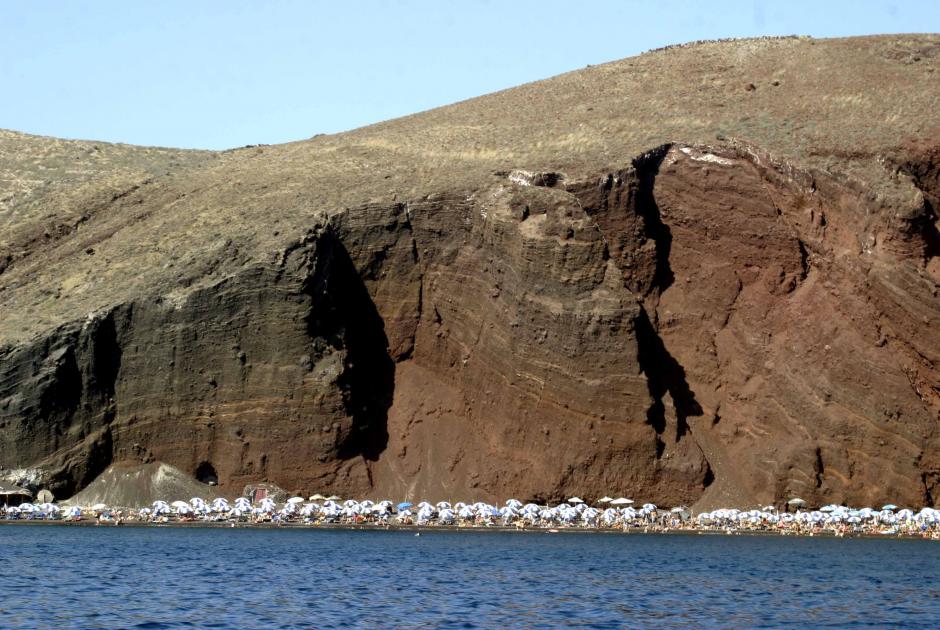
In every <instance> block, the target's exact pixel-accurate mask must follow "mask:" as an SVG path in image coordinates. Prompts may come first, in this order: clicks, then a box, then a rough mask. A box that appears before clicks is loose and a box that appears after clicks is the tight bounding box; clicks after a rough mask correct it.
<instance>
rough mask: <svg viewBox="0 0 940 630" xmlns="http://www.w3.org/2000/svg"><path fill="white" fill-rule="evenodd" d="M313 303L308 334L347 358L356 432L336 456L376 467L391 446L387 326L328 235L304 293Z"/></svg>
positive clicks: (342, 380) (348, 400) (346, 389)
mask: <svg viewBox="0 0 940 630" xmlns="http://www.w3.org/2000/svg"><path fill="white" fill-rule="evenodd" d="M306 290H307V293H308V294H309V295H310V296H311V297H312V308H311V312H310V315H309V317H308V320H307V331H308V334H309V335H310V337H311V338H312V339H313V342H314V349H315V350H317V346H318V345H319V346H321V351H322V345H323V344H324V343H325V344H328V345H329V346H330V347H332V348H333V349H334V350H343V351H345V352H346V357H345V366H344V370H343V373H342V375H341V376H340V377H339V381H338V382H339V386H340V388H341V389H342V391H343V403H344V405H345V408H346V412H347V414H348V415H349V416H350V417H352V420H353V422H352V431H351V432H350V434H349V435H348V437H346V438H345V439H344V440H343V441H342V442H341V443H340V444H339V447H338V448H339V450H338V455H339V457H340V458H342V459H349V458H352V457H356V456H359V455H361V456H362V457H364V458H365V459H367V460H370V461H375V460H376V459H378V456H379V455H380V454H381V453H382V451H384V450H385V448H386V446H387V445H388V410H389V408H390V407H391V405H392V396H393V393H394V390H395V364H394V362H393V361H392V358H391V356H390V354H389V349H388V338H387V337H386V335H385V322H384V321H383V320H382V317H381V316H380V315H379V312H378V310H376V308H375V304H374V303H373V301H372V298H371V296H370V295H369V292H368V290H367V289H366V286H365V284H364V283H363V281H362V278H361V277H360V276H359V272H358V271H357V270H356V266H355V264H354V263H353V261H352V258H350V256H349V252H348V251H347V250H346V248H345V247H344V246H343V244H342V242H341V241H340V240H339V238H338V237H337V236H336V235H335V234H333V233H332V232H329V231H328V232H327V233H326V234H324V235H323V236H322V237H321V238H320V239H319V240H318V241H317V262H316V267H315V270H314V273H313V276H312V278H311V279H310V280H309V281H308V283H307V287H306Z"/></svg>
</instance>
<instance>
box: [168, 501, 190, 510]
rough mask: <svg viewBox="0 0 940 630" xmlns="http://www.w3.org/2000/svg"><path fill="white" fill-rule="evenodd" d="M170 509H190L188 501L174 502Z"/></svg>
mask: <svg viewBox="0 0 940 630" xmlns="http://www.w3.org/2000/svg"><path fill="white" fill-rule="evenodd" d="M170 507H175V508H177V509H181V508H188V507H189V503H186V501H174V502H173V503H171V504H170Z"/></svg>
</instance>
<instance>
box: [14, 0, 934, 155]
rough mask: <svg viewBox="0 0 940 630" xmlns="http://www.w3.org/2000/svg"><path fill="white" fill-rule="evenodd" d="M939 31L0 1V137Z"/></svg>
mask: <svg viewBox="0 0 940 630" xmlns="http://www.w3.org/2000/svg"><path fill="white" fill-rule="evenodd" d="M347 5H348V6H347ZM719 9H720V10H719ZM938 30H940V1H938V0H924V1H920V2H915V1H909V2H907V1H904V0H868V1H865V0H854V1H853V0H832V1H827V0H813V1H801V0H799V1H798V0H775V1H772V2H763V1H761V0H747V1H735V2H732V1H728V2H720V1H718V0H716V1H714V2H712V1H708V2H706V1H704V0H701V1H698V2H696V1H678V0H676V1H659V0H645V1H639V2H637V1H627V0H622V1H620V2H617V1H595V2H592V1H589V0H585V1H576V0H571V1H569V2H558V1H553V0H540V1H529V0H525V1H522V0H519V1H515V2H513V1H511V0H505V1H499V0H490V1H488V2H487V1H484V0H479V1H476V2H472V1H467V2H461V3H458V2H447V1H446V0H437V1H424V2H422V1H417V0H415V1H404V0H401V1H394V0H388V1H385V2H380V1H375V2H359V3H355V2H349V3H346V2H339V1H334V2H314V1H313V0H310V1H307V2H303V1H296V2H291V1H281V2H278V1H271V2H261V1H258V2H241V1H238V0H219V1H215V2H211V1H197V0H188V1H170V0H161V1H145V0H142V1H139V2H138V1H137V0H120V1H116V2H111V1H100V2H87V1H86V2H79V1H67V0H61V1H60V2H48V1H44V0H5V1H3V2H0V88H2V89H0V127H2V128H7V129H16V130H19V131H25V132H29V133H36V134H42V135H54V136H60V137H66V138H86V139H95V140H108V141H116V142H117V141H119V142H130V143H134V144H148V145H161V146H177V147H196V148H213V149H220V148H228V147H234V146H241V145H245V144H256V143H276V142H285V141H288V140H297V139H301V138H307V137H310V136H312V135H314V134H316V133H332V132H336V131H342V130H345V129H352V128H355V127H359V126H362V125H366V124H369V123H373V122H378V121H380V120H385V119H388V118H393V117H397V116H402V115H405V114H410V113H414V112H417V111H421V110H424V109H430V108H432V107H436V106H438V105H445V104H447V103H452V102H454V101H458V100H463V99H466V98H470V97H472V96H477V95H480V94H485V93H488V92H493V91H495V90H499V89H503V88H507V87H511V86H513V85H518V84H520V83H525V82H528V81H533V80H536V79H541V78H545V77H549V76H552V75H555V74H560V73H562V72H566V71H569V70H574V69H577V68H582V67H584V66H585V65H587V64H597V63H602V62H605V61H610V60H614V59H620V58H622V57H627V56H630V55H634V54H637V53H640V52H642V51H644V50H648V49H650V48H657V47H659V46H664V45H667V44H675V43H681V42H685V41H690V40H696V39H715V38H721V37H748V36H756V35H787V34H801V35H812V36H814V37H836V36H844V35H864V34H872V33H910V32H921V33H923V32H936V31H938Z"/></svg>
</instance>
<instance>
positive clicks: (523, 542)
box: [0, 525, 940, 628]
mask: <svg viewBox="0 0 940 630" xmlns="http://www.w3.org/2000/svg"><path fill="white" fill-rule="evenodd" d="M0 563H2V564H0V567H2V569H0V572H2V573H0V576H2V577H0V626H2V627H18V628H29V627H43V628H47V627H52V626H58V627H68V628H71V627H83V628H118V627H120V628H123V627H138V628H169V627H185V626H189V627H217V628H239V627H249V628H257V627H266V628H279V627H409V628H437V627H457V628H472V627H480V628H494V627H558V626H581V627H597V628H615V627H657V628H663V627H676V626H691V627H703V626H705V627H736V628H745V627H748V628H749V627H755V626H759V627H776V626H782V625H790V626H797V627H806V626H824V625H829V626H834V627H841V626H873V627H874V626H886V625H895V624H898V625H904V626H907V627H927V626H928V625H929V626H931V627H936V624H937V623H938V619H940V544H938V543H931V542H927V541H918V540H849V539H841V540H834V539H821V538H778V537H745V536H652V535H651V536H641V535H635V536H617V535H604V534H556V535H553V534H548V533H492V532H463V533H461V532H458V533H449V532H430V533H423V534H422V535H421V536H420V537H415V536H414V534H413V533H410V532H362V531H354V532H351V531H322V530H319V531H318V530H310V529H281V530H271V529H161V528H116V527H108V528H104V527H102V528H94V527H43V526H16V525H12V526H0Z"/></svg>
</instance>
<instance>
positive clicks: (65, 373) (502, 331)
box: [0, 36, 940, 506]
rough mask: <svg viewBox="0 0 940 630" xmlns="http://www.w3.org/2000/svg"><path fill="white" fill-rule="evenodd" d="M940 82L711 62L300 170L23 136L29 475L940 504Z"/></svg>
mask: <svg viewBox="0 0 940 630" xmlns="http://www.w3.org/2000/svg"><path fill="white" fill-rule="evenodd" d="M915 57H916V59H917V61H916V62H914V61H911V60H912V59H913V58H915ZM938 63H940V37H937V36H884V37H871V38H851V39H838V40H822V41H820V40H812V39H808V38H778V39H760V40H742V41H726V42H705V43H697V44H694V45H689V46H680V47H673V48H669V49H665V50H659V51H653V52H650V53H646V54H644V55H640V56H639V57H633V58H629V59H625V60H622V61H618V62H614V63H610V64H606V65H601V66H593V67H591V68H588V69H585V70H581V71H578V72H574V73H570V74H567V75H562V76H559V77H556V78H553V79H549V80H547V81H542V82H538V83H533V84H529V85H525V86H522V87H519V88H516V89H513V90H508V91H505V92H500V93H497V94H493V95H489V96H485V97H481V98H478V99H474V100H471V101H467V102H464V103H459V104H456V105H452V106H449V107H444V108H440V109H437V110H433V111H429V112H425V113H422V114H418V115H415V116H411V117H407V118H403V119H399V120H393V121H389V122H386V123H381V124H378V125H373V126H371V127H366V128H363V129H359V130H355V131H351V132H348V133H344V134H338V135H334V136H316V137H314V138H312V139H310V140H307V141H303V142H296V143H291V144H286V145H280V146H262V147H246V148H244V149H239V150H233V151H227V152H221V153H210V152H188V151H174V150H168V149H145V148H138V147H128V146H123V145H106V144H102V143H88V142H73V141H60V140H52V139H47V138H37V137H32V136H25V135H22V134H17V133H13V132H0V217H2V221H3V226H4V227H3V230H2V232H0V261H2V262H0V270H2V271H0V309H2V312H3V319H2V323H0V465H2V466H5V467H6V468H13V469H27V468H28V469H31V470H40V471H42V475H41V476H42V479H40V480H39V482H41V483H43V484H45V485H48V486H49V487H50V488H52V489H53V490H54V491H55V493H56V494H57V495H58V496H67V495H68V494H71V493H73V492H76V491H78V490H80V489H81V488H83V487H85V486H86V485H88V484H89V483H91V482H92V480H94V479H95V478H96V477H97V476H98V475H99V474H101V473H102V472H103V471H105V470H106V469H107V468H108V467H109V466H112V465H114V464H121V465H130V464H132V463H136V464H142V463H144V464H146V463H151V462H166V463H167V464H170V465H172V466H175V467H177V468H179V469H180V470H182V471H183V472H184V473H185V474H187V475H192V476H194V477H197V478H200V479H203V480H210V479H211V480H216V481H217V482H218V489H219V491H220V492H223V493H226V494H229V495H234V494H237V493H238V492H239V491H240V490H241V488H242V487H244V486H245V485H246V484H250V483H253V482H261V481H268V482H273V483H276V484H278V485H280V486H281V487H285V488H292V489H294V488H297V489H300V490H303V489H305V488H307V489H317V490H325V491H328V492H335V493H336V494H339V495H341V496H366V495H370V496H392V497H397V498H402V499H404V498H411V497H423V498H428V499H440V498H446V499H464V500H466V499H476V498H480V499H505V498H507V497H508V496H510V495H513V496H517V497H519V498H523V499H526V498H530V499H543V500H549V499H559V498H562V497H564V496H570V495H572V494H579V495H581V496H585V495H587V496H592V495H597V496H600V495H602V494H611V495H613V496H617V495H628V496H634V497H636V498H644V497H646V498H649V499H650V500H653V501H654V502H658V503H663V504H689V505H691V504H693V503H696V502H698V505H699V506H706V505H714V504H717V503H738V504H745V503H757V502H760V503H767V502H773V501H778V502H779V501H782V500H785V499H786V498H788V497H790V496H793V495H799V496H801V497H803V498H804V499H806V500H807V501H808V502H810V503H811V504H813V503H824V502H843V501H846V502H850V503H855V504H859V503H864V504H879V501H880V502H887V501H889V500H890V501H892V502H895V503H906V504H933V503H934V501H935V497H936V496H937V494H938V492H940V488H938V484H940V448H938V447H940V435H938V431H937V429H938V422H940V370H938V366H940V297H938V294H940V232H938V226H937V207H938V200H940V112H938V110H937V108H936V103H937V102H940V84H938V83H937V81H936V80H935V79H934V80H931V77H932V76H933V72H934V70H935V68H936V66H937V65H938ZM742 86H755V89H747V90H744V89H742ZM187 498H188V497H187Z"/></svg>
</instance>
